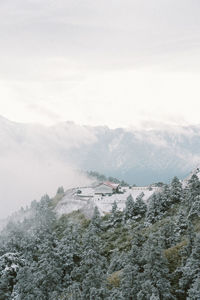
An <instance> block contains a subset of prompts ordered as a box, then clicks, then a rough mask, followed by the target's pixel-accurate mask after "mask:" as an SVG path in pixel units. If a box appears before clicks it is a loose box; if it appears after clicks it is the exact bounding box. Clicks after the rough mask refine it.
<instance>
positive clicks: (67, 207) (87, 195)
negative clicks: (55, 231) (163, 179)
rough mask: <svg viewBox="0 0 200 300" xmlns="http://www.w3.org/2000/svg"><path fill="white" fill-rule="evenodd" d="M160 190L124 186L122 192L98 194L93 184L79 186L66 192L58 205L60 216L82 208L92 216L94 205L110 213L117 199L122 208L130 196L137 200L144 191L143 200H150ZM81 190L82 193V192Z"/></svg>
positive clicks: (119, 206)
mask: <svg viewBox="0 0 200 300" xmlns="http://www.w3.org/2000/svg"><path fill="white" fill-rule="evenodd" d="M158 190H159V188H158V187H152V188H149V187H133V188H129V187H123V188H122V193H113V194H112V195H97V194H95V189H94V187H92V186H89V187H81V188H80V187H77V188H74V189H70V190H68V191H66V192H65V195H64V197H63V198H62V199H61V200H60V201H59V203H58V204H57V206H56V212H57V214H58V216H60V215H62V214H69V213H71V212H72V211H75V210H81V211H82V212H83V213H84V214H85V215H86V216H88V217H91V216H92V214H93V211H94V207H95V206H97V207H98V209H99V211H100V213H101V214H102V215H103V214H105V213H109V212H110V211H111V209H112V205H113V203H114V202H115V201H116V203H117V206H118V208H119V209H120V210H123V209H124V208H125V202H126V199H127V198H128V196H130V195H131V196H132V197H133V199H134V200H135V199H136V198H137V197H138V196H139V195H140V194H142V193H144V196H143V200H145V201H148V199H149V197H150V196H151V195H152V194H153V193H154V192H157V191H158ZM80 192H81V193H80Z"/></svg>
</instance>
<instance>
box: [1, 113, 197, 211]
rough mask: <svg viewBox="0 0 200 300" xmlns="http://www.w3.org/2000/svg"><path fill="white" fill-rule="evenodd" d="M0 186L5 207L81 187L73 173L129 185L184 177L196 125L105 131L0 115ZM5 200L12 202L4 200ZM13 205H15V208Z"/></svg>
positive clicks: (191, 164)
mask: <svg viewBox="0 0 200 300" xmlns="http://www.w3.org/2000/svg"><path fill="white" fill-rule="evenodd" d="M0 138H1V147H0V175H1V182H0V188H1V191H2V201H5V204H6V207H9V206H10V207H13V203H15V201H17V199H18V198H19V199H21V200H20V204H21V205H24V203H25V198H26V199H27V200H29V199H30V200H33V199H34V198H38V197H39V196H41V194H42V193H43V192H44V191H46V192H47V193H53V191H56V189H57V187H58V186H60V185H63V186H64V187H65V188H70V187H73V186H75V187H76V186H79V185H85V184H87V182H88V179H87V178H86V176H85V175H84V174H83V173H81V172H79V171H77V170H82V171H90V170H92V171H97V172H99V173H102V174H105V175H106V176H113V177H117V178H119V179H123V180H125V181H126V182H128V183H129V184H136V185H148V184H150V183H154V182H158V181H163V182H169V181H170V180H171V179H172V177H173V176H174V175H176V176H178V177H179V178H180V179H182V178H185V177H186V176H187V175H188V174H189V172H190V171H191V170H192V169H193V168H195V167H196V166H197V165H199V163H200V126H188V127H160V128H156V129H148V130H147V129H141V130H134V129H122V128H118V129H110V128H108V127H91V126H80V125H77V124H74V123H73V122H65V123H59V124H57V125H54V126H50V127H45V126H42V125H34V124H22V123H15V122H11V121H9V120H7V119H5V118H3V117H1V118H0ZM10 199H12V201H11V202H10V204H9V201H10ZM14 209H16V207H14Z"/></svg>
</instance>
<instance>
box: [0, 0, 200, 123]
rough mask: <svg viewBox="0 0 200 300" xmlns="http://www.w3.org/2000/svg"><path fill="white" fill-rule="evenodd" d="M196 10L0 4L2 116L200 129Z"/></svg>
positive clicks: (73, 1) (174, 4)
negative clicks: (185, 125) (149, 122)
mask: <svg viewBox="0 0 200 300" xmlns="http://www.w3.org/2000/svg"><path fill="white" fill-rule="evenodd" d="M199 16H200V1H199V0H1V1H0V114H1V115H3V116H4V117H7V118H8V119H11V120H13V121H19V122H39V123H43V124H47V125H49V124H54V123H56V122H61V121H67V120H68V121H69V120H71V121H74V122H76V123H78V124H89V125H108V126H110V127H119V126H123V127H126V126H132V125H138V124H140V123H142V122H145V121H156V122H166V123H177V124H190V123H191V124H194V123H200V118H199V111H200V17H199Z"/></svg>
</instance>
